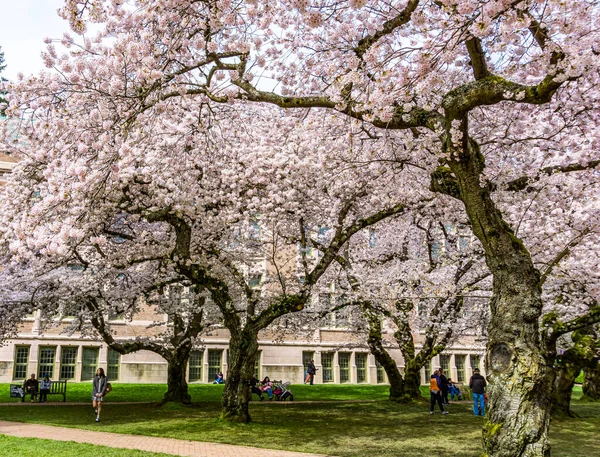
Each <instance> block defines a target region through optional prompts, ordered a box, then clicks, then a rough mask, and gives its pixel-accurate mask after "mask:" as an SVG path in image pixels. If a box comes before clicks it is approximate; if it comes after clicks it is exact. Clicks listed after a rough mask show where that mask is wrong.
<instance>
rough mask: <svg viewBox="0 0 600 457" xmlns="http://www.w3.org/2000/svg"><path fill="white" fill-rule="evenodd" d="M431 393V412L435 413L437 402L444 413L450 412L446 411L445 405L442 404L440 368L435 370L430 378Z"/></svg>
mask: <svg viewBox="0 0 600 457" xmlns="http://www.w3.org/2000/svg"><path fill="white" fill-rule="evenodd" d="M429 393H430V395H431V398H430V401H429V414H433V408H434V407H435V404H436V403H437V404H438V405H439V407H440V410H441V411H442V414H448V411H444V405H442V389H441V388H440V372H439V371H438V370H435V372H434V373H433V374H432V375H431V378H430V379H429Z"/></svg>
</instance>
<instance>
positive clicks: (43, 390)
mask: <svg viewBox="0 0 600 457" xmlns="http://www.w3.org/2000/svg"><path fill="white" fill-rule="evenodd" d="M51 385H52V381H50V378H49V377H48V374H47V373H46V374H45V375H44V379H42V382H41V383H40V403H46V401H47V400H48V394H49V393H50V386H51Z"/></svg>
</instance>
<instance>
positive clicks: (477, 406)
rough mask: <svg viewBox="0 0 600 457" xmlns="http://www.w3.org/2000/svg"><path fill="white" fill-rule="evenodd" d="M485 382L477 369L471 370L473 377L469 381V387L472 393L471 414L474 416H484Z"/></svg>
mask: <svg viewBox="0 0 600 457" xmlns="http://www.w3.org/2000/svg"><path fill="white" fill-rule="evenodd" d="M486 386H487V382H485V378H484V377H483V376H481V374H479V368H475V369H474V370H473V376H471V380H470V381H469V387H470V388H471V392H472V393H473V414H475V415H476V416H484V415H485V398H484V395H485V387H486Z"/></svg>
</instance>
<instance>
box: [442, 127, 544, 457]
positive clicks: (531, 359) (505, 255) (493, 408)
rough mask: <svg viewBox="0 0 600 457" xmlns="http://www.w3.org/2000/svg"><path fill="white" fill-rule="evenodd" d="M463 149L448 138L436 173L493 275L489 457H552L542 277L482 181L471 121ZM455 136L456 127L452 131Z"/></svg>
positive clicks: (485, 436)
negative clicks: (445, 158)
mask: <svg viewBox="0 0 600 457" xmlns="http://www.w3.org/2000/svg"><path fill="white" fill-rule="evenodd" d="M460 121H461V126H460V129H461V131H463V132H464V136H463V141H462V144H461V146H460V147H457V146H456V145H454V144H453V143H452V141H451V135H450V134H447V136H446V137H445V138H444V149H445V152H447V153H448V156H449V157H452V159H450V160H449V161H448V166H449V168H443V167H442V168H439V169H438V170H437V171H436V173H434V175H433V176H432V188H433V189H434V190H438V191H441V192H444V193H447V194H448V195H452V196H453V197H455V198H458V199H460V200H461V201H462V202H463V203H464V205H465V209H466V212H467V215H468V217H469V220H470V222H471V226H472V229H473V232H474V234H475V235H476V236H477V238H478V239H479V240H480V241H481V244H482V245H483V248H484V250H485V256H486V263H487V266H488V267H489V269H490V271H491V273H492V275H493V294H492V299H491V302H490V308H491V320H490V325H489V327H488V333H489V338H488V345H487V356H486V368H487V375H488V381H489V390H488V399H489V408H488V420H487V423H486V424H485V427H484V431H483V441H484V448H485V455H486V456H488V457H548V456H549V455H550V446H549V443H548V429H549V426H550V418H551V415H550V414H551V407H552V401H551V391H552V387H553V385H554V371H553V370H552V367H551V361H552V360H550V362H549V359H552V358H553V357H551V356H550V355H549V351H548V350H547V348H545V346H544V344H543V342H542V340H541V336H540V331H539V319H540V316H541V313H542V300H541V286H540V283H541V281H540V275H539V272H538V271H537V270H536V269H535V267H534V265H533V262H532V259H531V256H530V254H529V252H528V250H527V249H526V248H525V246H524V245H523V242H522V241H521V240H520V239H518V238H517V237H516V236H515V235H514V233H513V231H512V230H511V228H510V226H509V225H508V224H507V223H506V222H505V221H504V219H503V217H502V214H501V212H500V211H499V210H498V208H497V207H496V205H495V204H494V202H493V200H492V198H491V195H490V188H489V187H488V185H487V184H486V182H485V181H483V180H482V175H483V173H484V168H485V161H484V157H483V155H482V154H481V153H480V151H479V146H478V145H477V144H476V143H475V142H474V141H472V140H471V139H470V138H469V137H468V122H467V118H466V117H462V118H461V119H460ZM448 131H450V128H448Z"/></svg>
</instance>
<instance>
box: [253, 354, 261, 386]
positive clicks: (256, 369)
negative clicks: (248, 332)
mask: <svg viewBox="0 0 600 457" xmlns="http://www.w3.org/2000/svg"><path fill="white" fill-rule="evenodd" d="M260 354H261V351H258V352H257V353H256V359H254V377H255V378H256V379H260Z"/></svg>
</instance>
